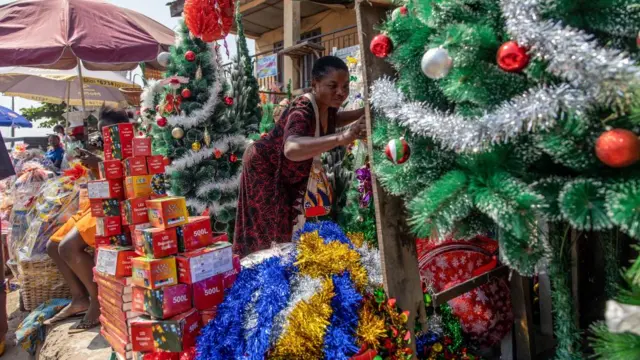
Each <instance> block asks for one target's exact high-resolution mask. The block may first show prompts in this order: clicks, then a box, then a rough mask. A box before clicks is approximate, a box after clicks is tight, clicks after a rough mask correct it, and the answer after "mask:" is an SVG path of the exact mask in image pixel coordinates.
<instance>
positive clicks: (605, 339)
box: [590, 322, 640, 360]
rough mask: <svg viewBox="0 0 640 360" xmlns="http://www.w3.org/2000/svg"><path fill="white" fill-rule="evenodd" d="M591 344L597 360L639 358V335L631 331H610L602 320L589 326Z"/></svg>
mask: <svg viewBox="0 0 640 360" xmlns="http://www.w3.org/2000/svg"><path fill="white" fill-rule="evenodd" d="M590 330H591V333H592V334H593V336H592V337H591V338H590V340H591V346H592V347H593V350H594V351H595V353H596V355H595V356H594V357H593V358H594V359H599V360H629V359H640V336H638V335H636V334H633V333H628V332H625V333H612V332H609V329H607V325H606V324H604V323H603V322H599V323H596V324H594V325H592V326H591V328H590Z"/></svg>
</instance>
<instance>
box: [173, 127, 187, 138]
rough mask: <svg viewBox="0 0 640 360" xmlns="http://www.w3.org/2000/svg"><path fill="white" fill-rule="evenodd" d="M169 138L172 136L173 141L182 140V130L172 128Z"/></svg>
mask: <svg viewBox="0 0 640 360" xmlns="http://www.w3.org/2000/svg"><path fill="white" fill-rule="evenodd" d="M171 136H173V138H174V139H178V140H180V139H182V138H183V137H184V130H183V129H182V128H181V127H174V128H173V130H171Z"/></svg>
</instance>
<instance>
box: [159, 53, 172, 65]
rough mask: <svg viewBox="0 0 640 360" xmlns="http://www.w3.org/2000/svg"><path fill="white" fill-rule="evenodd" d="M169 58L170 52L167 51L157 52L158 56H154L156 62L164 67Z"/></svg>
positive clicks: (167, 63)
mask: <svg viewBox="0 0 640 360" xmlns="http://www.w3.org/2000/svg"><path fill="white" fill-rule="evenodd" d="M169 59H171V53H168V52H166V51H165V52H161V53H160V54H158V57H157V58H156V60H157V61H158V64H160V65H161V66H164V67H167V65H169Z"/></svg>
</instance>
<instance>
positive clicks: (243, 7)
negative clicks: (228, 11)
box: [240, 0, 267, 14]
mask: <svg viewBox="0 0 640 360" xmlns="http://www.w3.org/2000/svg"><path fill="white" fill-rule="evenodd" d="M266 2H267V0H253V1H250V2H248V3H246V4H244V5H240V13H241V14H244V12H245V11H247V10H250V9H252V8H254V7H256V6H258V5H262V4H264V3H266Z"/></svg>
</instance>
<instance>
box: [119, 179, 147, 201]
mask: <svg viewBox="0 0 640 360" xmlns="http://www.w3.org/2000/svg"><path fill="white" fill-rule="evenodd" d="M151 177H152V175H137V176H127V177H125V178H124V193H125V195H126V196H127V199H133V198H137V197H144V196H149V195H151V194H152V193H153V191H151Z"/></svg>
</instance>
